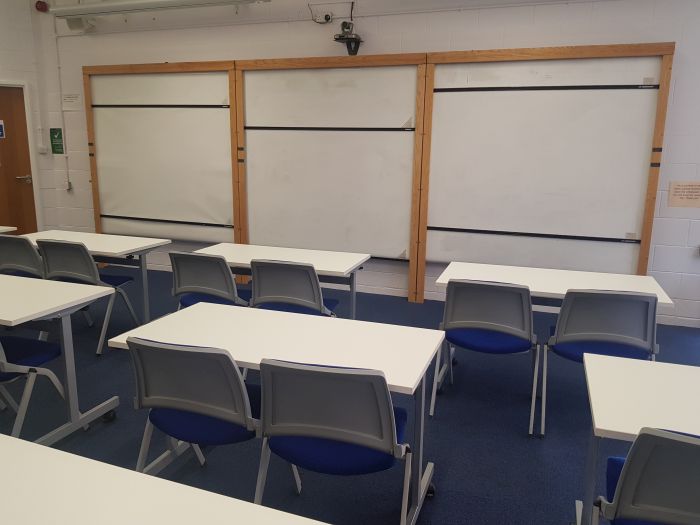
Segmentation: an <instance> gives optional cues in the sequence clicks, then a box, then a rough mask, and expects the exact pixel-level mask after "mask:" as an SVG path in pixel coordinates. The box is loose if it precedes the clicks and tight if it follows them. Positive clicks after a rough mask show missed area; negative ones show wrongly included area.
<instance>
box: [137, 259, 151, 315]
mask: <svg viewBox="0 0 700 525" xmlns="http://www.w3.org/2000/svg"><path fill="white" fill-rule="evenodd" d="M139 268H140V270H141V285H142V286H143V322H144V324H145V323H147V322H149V321H150V320H151V302H150V300H149V298H148V266H147V265H146V254H145V253H142V254H141V255H139Z"/></svg>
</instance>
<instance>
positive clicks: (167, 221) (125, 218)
mask: <svg viewBox="0 0 700 525" xmlns="http://www.w3.org/2000/svg"><path fill="white" fill-rule="evenodd" d="M100 217H102V218H103V219H123V220H126V221H144V222H165V223H167V224H187V225H189V226H213V227H215V228H233V225H232V224H212V223H209V222H193V221H174V220H172V219H152V218H150V217H127V216H125V215H105V214H102V215H100Z"/></svg>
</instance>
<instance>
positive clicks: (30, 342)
mask: <svg viewBox="0 0 700 525" xmlns="http://www.w3.org/2000/svg"><path fill="white" fill-rule="evenodd" d="M60 355H61V347H60V345H58V344H55V343H48V342H46V341H40V340H36V339H26V338H23V337H14V336H0V400H4V401H5V403H6V404H7V405H8V406H9V407H10V408H11V409H12V410H13V411H14V412H15V413H16V414H17V415H16V416H15V422H14V424H13V426H12V436H14V437H19V436H20V433H21V432H22V426H23V425H24V418H25V416H26V415H27V408H28V406H29V400H30V399H31V397H32V392H33V391H34V383H35V382H36V378H37V376H44V377H47V378H48V379H49V381H51V384H52V385H53V386H54V387H55V388H56V390H57V391H58V393H59V394H60V395H61V397H62V398H64V399H65V394H64V391H63V386H62V385H61V382H60V381H59V380H58V378H57V377H56V374H54V373H53V372H52V371H51V370H49V369H48V368H41V367H42V365H45V364H46V363H48V362H50V361H52V360H54V359H56V358H57V357H59V356H60ZM23 377H25V378H26V379H27V382H26V384H25V385H24V391H23V392H22V398H21V399H20V402H19V405H18V404H17V403H16V402H15V400H14V399H13V398H12V396H11V395H10V393H9V392H8V391H7V389H6V388H5V385H6V384H8V383H12V382H14V381H17V380H18V379H21V378H23Z"/></svg>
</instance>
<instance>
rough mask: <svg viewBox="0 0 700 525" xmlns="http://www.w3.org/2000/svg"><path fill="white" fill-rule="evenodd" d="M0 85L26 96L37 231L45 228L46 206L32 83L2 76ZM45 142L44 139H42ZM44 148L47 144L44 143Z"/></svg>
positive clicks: (26, 117)
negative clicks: (13, 88)
mask: <svg viewBox="0 0 700 525" xmlns="http://www.w3.org/2000/svg"><path fill="white" fill-rule="evenodd" d="M0 87H17V88H21V89H22V97H23V98H24V116H25V119H26V122H25V124H26V125H27V139H28V140H27V142H28V144H29V168H30V169H31V170H32V192H33V193H34V215H35V217H36V228H37V231H41V230H43V229H44V208H43V205H42V202H41V191H40V190H41V188H40V186H41V182H40V177H39V175H40V174H39V163H38V161H37V157H36V155H37V145H36V135H35V132H34V126H33V125H32V118H33V115H34V112H33V110H34V108H33V105H32V103H31V101H30V100H29V99H30V96H29V91H30V89H29V88H30V84H29V82H26V81H24V80H18V79H7V78H3V77H0ZM39 131H40V132H41V133H42V139H43V132H44V126H43V123H42V121H41V115H39ZM42 142H43V140H42ZM43 147H44V148H46V147H47V146H46V145H45V144H44V145H43Z"/></svg>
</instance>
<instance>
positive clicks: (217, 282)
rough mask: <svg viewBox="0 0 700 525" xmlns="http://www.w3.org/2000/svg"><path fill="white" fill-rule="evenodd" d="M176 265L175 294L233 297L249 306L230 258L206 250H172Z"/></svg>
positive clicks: (239, 302) (237, 301) (174, 266)
mask: <svg viewBox="0 0 700 525" xmlns="http://www.w3.org/2000/svg"><path fill="white" fill-rule="evenodd" d="M169 255H170V262H171V263H172V268H173V295H174V296H176V297H177V296H179V295H182V294H186V293H203V294H207V295H212V296H214V297H221V298H223V299H229V300H231V301H233V302H235V303H236V304H240V305H241V306H246V305H247V304H248V303H246V302H245V301H244V300H243V299H241V298H240V297H238V290H237V289H236V283H235V281H234V279H233V275H232V274H231V269H230V268H229V266H228V264H227V263H226V259H224V258H223V257H221V256H219V255H206V254H203V253H186V252H170V253H169Z"/></svg>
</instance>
